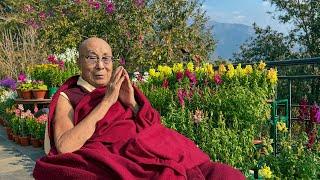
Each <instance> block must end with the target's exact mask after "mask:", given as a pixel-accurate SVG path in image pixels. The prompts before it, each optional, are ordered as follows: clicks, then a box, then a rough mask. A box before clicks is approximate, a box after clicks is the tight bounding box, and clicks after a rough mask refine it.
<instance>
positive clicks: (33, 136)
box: [26, 118, 40, 147]
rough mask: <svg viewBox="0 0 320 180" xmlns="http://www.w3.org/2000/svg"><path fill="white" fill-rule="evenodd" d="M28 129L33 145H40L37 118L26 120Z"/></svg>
mask: <svg viewBox="0 0 320 180" xmlns="http://www.w3.org/2000/svg"><path fill="white" fill-rule="evenodd" d="M26 124H27V127H28V130H29V132H30V135H31V138H30V143H31V145H32V146H33V147H40V141H39V140H38V139H36V137H37V131H36V130H37V124H38V123H37V121H36V119H35V118H28V120H27V121H26Z"/></svg>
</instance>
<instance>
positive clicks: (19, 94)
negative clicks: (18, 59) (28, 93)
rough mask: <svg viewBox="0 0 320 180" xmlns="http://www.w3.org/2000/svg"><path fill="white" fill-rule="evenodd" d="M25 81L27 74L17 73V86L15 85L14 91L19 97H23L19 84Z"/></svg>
mask: <svg viewBox="0 0 320 180" xmlns="http://www.w3.org/2000/svg"><path fill="white" fill-rule="evenodd" d="M26 81H27V76H26V75H25V74H23V73H20V74H19V75H18V80H17V87H16V91H17V94H18V97H20V98H23V97H22V91H21V87H20V86H21V84H23V83H24V82H26Z"/></svg>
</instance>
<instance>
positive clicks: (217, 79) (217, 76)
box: [214, 74, 222, 85]
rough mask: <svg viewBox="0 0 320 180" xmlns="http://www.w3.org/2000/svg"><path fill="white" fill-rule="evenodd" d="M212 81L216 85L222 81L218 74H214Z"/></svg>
mask: <svg viewBox="0 0 320 180" xmlns="http://www.w3.org/2000/svg"><path fill="white" fill-rule="evenodd" d="M214 82H215V83H216V84H217V85H220V84H221V83H222V79H221V76H220V74H216V75H214Z"/></svg>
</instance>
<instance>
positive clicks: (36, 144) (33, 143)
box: [31, 138, 41, 148]
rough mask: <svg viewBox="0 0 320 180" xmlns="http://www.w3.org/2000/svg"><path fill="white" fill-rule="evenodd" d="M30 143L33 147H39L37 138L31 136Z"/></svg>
mask: <svg viewBox="0 0 320 180" xmlns="http://www.w3.org/2000/svg"><path fill="white" fill-rule="evenodd" d="M31 144H32V146H33V147H35V148H38V147H41V144H40V141H39V139H35V138H31Z"/></svg>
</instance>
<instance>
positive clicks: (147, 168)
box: [33, 38, 244, 180]
mask: <svg viewBox="0 0 320 180" xmlns="http://www.w3.org/2000/svg"><path fill="white" fill-rule="evenodd" d="M78 63H79V67H80V69H81V72H82V74H81V75H80V76H75V77H72V78H70V79H69V80H67V81H66V82H65V83H64V84H63V85H62V86H61V87H60V89H59V90H58V92H57V93H56V94H55V95H54V97H53V99H52V103H51V104H50V111H49V121H48V132H49V137H50V142H51V149H50V152H49V154H48V155H47V156H45V157H43V158H41V159H40V160H38V161H37V162H36V166H35V169H34V172H33V176H34V177H35V179H86V180H87V179H126V180H127V179H130V180H131V179H244V176H243V175H242V174H241V172H240V171H238V170H236V169H233V168H232V167H229V166H227V165H224V164H219V163H213V162H211V161H210V158H209V157H208V155H207V154H205V153H204V152H202V151H201V150H200V149H199V148H198V147H197V146H196V145H195V144H194V143H193V142H192V141H191V140H189V139H188V138H186V137H184V136H182V135H181V134H179V133H177V132H175V131H173V130H171V129H169V128H166V127H164V126H163V125H162V124H161V123H160V115H159V113H158V112H157V111H156V110H155V109H153V108H152V106H151V104H150V103H149V101H148V100H147V98H146V97H145V96H144V95H143V94H142V93H141V91H139V90H138V89H137V88H136V87H134V86H132V85H131V82H130V79H129V76H128V73H127V71H126V70H125V69H124V68H123V67H121V66H120V67H118V68H116V70H115V72H114V73H112V71H113V63H112V51H111V48H110V46H109V45H108V44H107V42H105V41H104V40H102V39H99V38H89V39H87V40H85V41H84V42H83V43H82V44H81V45H80V47H79V59H78Z"/></svg>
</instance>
